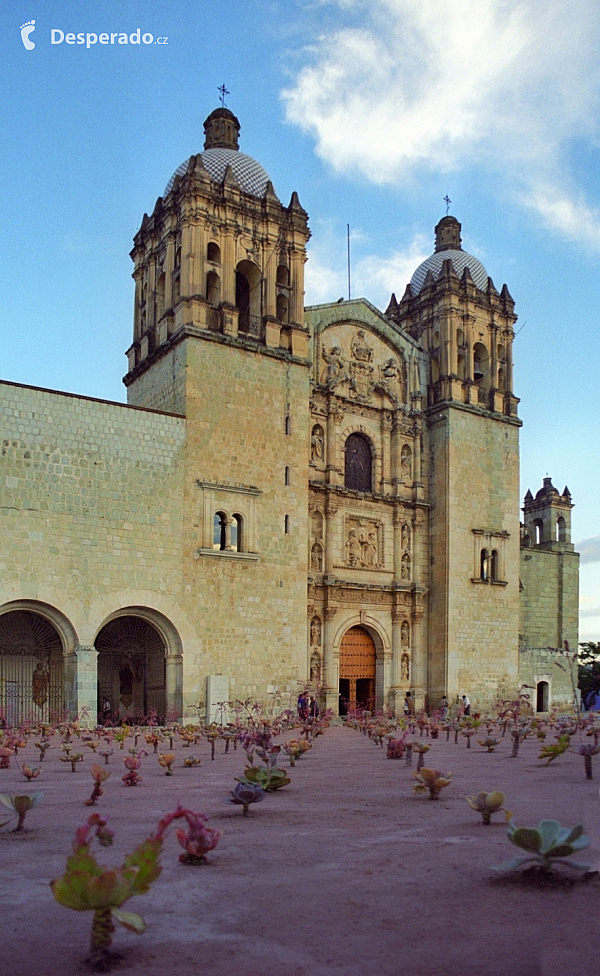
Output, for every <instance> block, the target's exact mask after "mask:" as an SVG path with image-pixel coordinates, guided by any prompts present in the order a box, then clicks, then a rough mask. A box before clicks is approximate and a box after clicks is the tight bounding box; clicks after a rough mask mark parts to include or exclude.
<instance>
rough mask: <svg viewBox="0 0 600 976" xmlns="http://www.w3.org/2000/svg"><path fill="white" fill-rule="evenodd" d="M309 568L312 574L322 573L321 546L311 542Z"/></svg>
mask: <svg viewBox="0 0 600 976" xmlns="http://www.w3.org/2000/svg"><path fill="white" fill-rule="evenodd" d="M310 568H311V570H312V571H313V572H314V573H322V572H323V546H322V545H321V543H320V542H313V544H312V546H311V549H310Z"/></svg>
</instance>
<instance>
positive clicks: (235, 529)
mask: <svg viewBox="0 0 600 976" xmlns="http://www.w3.org/2000/svg"><path fill="white" fill-rule="evenodd" d="M231 548H232V549H233V551H234V552H244V518H243V516H242V515H239V514H236V515H234V516H233V519H232V521H231Z"/></svg>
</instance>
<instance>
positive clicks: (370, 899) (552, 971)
mask: <svg viewBox="0 0 600 976" xmlns="http://www.w3.org/2000/svg"><path fill="white" fill-rule="evenodd" d="M54 741H56V737H55V740H54ZM465 745H466V743H465V740H464V739H463V738H461V740H460V742H459V744H458V745H455V744H454V742H453V738H451V741H450V742H449V743H446V741H445V736H443V738H442V739H438V740H436V741H434V742H433V743H432V748H431V750H430V752H429V753H428V755H427V760H428V762H429V764H430V765H432V766H435V767H436V768H440V769H442V770H444V771H447V770H451V769H452V770H454V777H453V780H452V784H451V786H449V787H448V788H447V789H446V790H445V791H444V792H443V793H442V798H441V799H440V801H439V802H437V803H433V802H429V801H428V800H427V799H425V798H424V797H419V796H413V794H412V784H413V782H414V781H413V779H412V774H411V771H410V770H409V769H407V768H406V765H405V763H404V760H400V761H392V760H387V759H386V758H385V753H384V751H383V750H381V749H379V748H378V747H376V746H375V745H374V744H373V743H372V742H370V741H369V740H368V739H367V738H366V737H364V736H362V735H361V734H359V733H357V732H355V731H353V730H351V729H348V728H343V727H339V726H338V727H332V728H331V729H329V730H328V731H327V732H326V733H325V735H324V736H321V737H320V738H318V739H317V741H316V742H315V744H314V746H313V748H312V750H311V751H310V752H309V753H307V755H306V756H305V757H304V758H303V759H302V760H301V761H300V762H298V763H297V765H296V767H295V768H294V769H292V770H291V772H290V775H291V776H292V783H291V785H290V786H288V787H287V788H286V789H285V790H283V791H281V792H280V793H277V794H275V795H271V796H268V797H267V798H266V799H265V800H264V801H263V802H262V803H260V804H257V805H256V806H255V807H254V808H252V809H251V812H250V814H249V816H248V817H247V818H243V817H242V812H241V807H235V806H233V805H231V806H230V805H228V804H226V803H225V802H224V801H223V797H224V796H225V794H226V793H227V792H228V791H229V790H230V789H231V788H232V786H233V785H235V784H234V776H238V775H241V773H242V771H243V767H244V756H243V753H242V752H241V751H240V749H238V751H237V752H233V750H232V751H231V753H230V755H228V756H225V755H223V748H224V746H223V743H222V742H219V743H218V746H217V750H218V755H217V759H216V761H214V762H211V761H210V758H209V751H208V746H207V744H206V743H203V744H202V745H201V746H200V747H199V748H197V747H192V750H191V751H192V752H195V753H196V754H198V753H200V754H201V756H202V765H201V766H199V767H196V768H193V769H183V768H177V769H176V772H175V775H174V776H173V777H171V778H167V777H166V776H165V775H164V771H163V770H162V769H161V768H160V767H159V766H158V763H157V761H156V758H155V757H154V756H149V757H148V758H147V759H145V760H144V765H143V768H142V770H141V773H142V776H143V783H141V784H140V785H139V786H137V787H134V788H129V789H128V788H126V787H124V786H123V785H122V783H121V780H120V777H121V774H122V772H123V771H124V770H123V764H122V761H121V760H122V756H123V755H124V754H126V753H121V752H115V755H114V756H113V757H111V765H110V769H111V770H112V776H111V778H110V779H109V780H108V782H107V783H106V784H105V793H104V796H102V798H101V799H100V802H99V804H98V806H97V807H96V808H95V809H96V810H98V811H99V812H100V813H102V814H103V815H106V816H108V817H109V820H110V825H111V826H112V828H113V829H114V830H115V834H116V836H115V844H114V846H113V848H112V849H108V850H101V851H100V854H99V860H100V861H101V862H103V863H105V864H111V863H112V864H120V863H121V858H122V855H123V854H125V853H127V852H129V851H130V850H131V849H132V848H133V847H134V846H135V845H136V844H137V843H138V842H139V840H141V839H142V838H143V837H144V836H146V835H147V834H149V833H150V832H151V830H152V829H153V828H154V827H155V825H156V823H157V821H158V820H159V818H160V817H161V816H162V815H163V814H164V813H166V812H168V811H169V810H171V809H173V808H174V806H175V804H176V802H177V800H181V802H182V803H184V804H185V805H187V806H189V807H191V808H192V809H195V810H202V811H205V812H206V813H207V814H208V815H209V817H210V823H211V825H212V826H215V827H219V828H220V829H222V830H223V838H222V840H221V842H220V845H219V847H218V848H217V849H216V850H215V851H214V852H213V853H212V854H211V855H209V857H210V862H211V863H210V865H207V866H202V867H196V868H194V867H186V866H183V865H181V864H179V863H178V860H177V859H178V855H179V853H180V850H181V849H180V848H179V846H178V845H177V842H176V840H175V837H174V836H173V835H170V836H168V838H167V841H166V843H165V848H164V852H163V856H162V863H163V873H162V875H161V877H160V878H159V879H158V881H157V882H156V883H155V884H154V886H153V888H152V889H151V891H150V892H149V893H148V894H147V895H144V896H143V897H140V898H137V899H134V900H132V901H130V902H128V904H127V905H126V906H125V907H126V908H128V909H131V910H132V911H139V912H141V913H142V914H143V915H144V917H145V919H146V922H147V925H148V928H147V931H146V932H145V934H144V935H142V936H137V935H134V934H130V933H128V932H126V931H125V930H124V929H122V928H119V929H118V931H117V933H116V936H115V940H114V948H116V949H119V950H121V951H123V952H124V958H123V961H122V962H120V963H119V965H118V966H117V968H116V969H115V972H116V973H117V974H120V976H192V974H194V976H197V974H210V976H232V974H235V976H284V974H285V976H374V974H377V976H404V974H411V976H434V974H435V976H437V974H444V976H459V974H460V976H462V974H469V976H592V974H594V973H597V972H598V971H599V969H600V963H599V962H598V939H597V932H596V918H597V904H598V894H599V887H600V880H598V875H593V876H592V877H591V880H588V881H586V882H583V883H582V882H578V883H577V884H575V885H564V884H561V885H555V886H545V887H543V888H540V887H536V886H533V885H530V884H522V883H521V884H519V883H515V882H513V881H508V882H507V881H502V880H499V879H498V878H496V877H495V876H493V874H492V872H491V871H490V870H489V865H491V864H498V863H500V862H503V861H506V860H509V859H510V858H511V857H513V856H514V855H515V854H517V853H518V852H517V850H516V848H514V847H513V846H512V845H511V844H510V843H509V842H508V840H507V839H506V829H505V825H504V823H503V821H502V815H496V819H497V823H495V824H494V823H493V824H492V826H491V827H483V826H482V825H481V823H480V822H479V817H478V815H477V814H475V813H474V812H472V811H471V810H470V808H469V807H468V806H467V803H466V802H465V800H464V795H465V794H467V793H476V792H478V791H480V790H487V791H491V790H493V789H502V790H503V791H504V792H505V794H506V802H507V804H508V806H509V808H510V809H511V810H512V811H513V814H514V817H515V819H516V820H517V822H518V823H520V824H528V825H532V824H537V822H538V821H539V820H540V819H543V818H554V819H557V820H560V821H561V822H562V823H563V824H565V825H574V824H575V823H578V822H582V823H583V824H584V825H585V828H586V831H587V833H588V834H589V835H590V836H591V838H592V847H591V848H590V849H589V850H588V851H584V852H583V854H581V855H579V860H587V861H592V862H595V861H596V860H597V859H598V858H599V857H600V801H599V797H598V783H599V782H600V764H598V765H597V779H596V780H594V781H591V782H589V781H586V779H585V777H584V769H583V760H582V759H581V757H579V756H577V755H575V754H573V753H568V754H566V755H565V756H563V757H561V758H560V759H558V760H557V761H556V762H555V763H553V764H552V765H551V766H550V767H549V768H540V766H539V762H538V760H537V754H538V751H539V745H538V743H537V742H535V741H533V740H527V741H526V742H525V743H524V744H523V745H522V746H521V752H520V755H519V757H518V758H517V759H510V758H509V753H510V745H509V741H508V738H507V739H505V740H504V743H503V745H502V747H501V748H500V750H499V751H498V752H496V753H494V754H487V753H485V752H484V751H483V750H481V749H480V748H479V747H478V746H476V745H475V744H473V747H472V748H471V749H470V750H467V749H466V747H465ZM162 751H164V750H162ZM189 751H190V750H187V749H183V748H182V747H181V746H179V747H178V748H177V752H178V755H179V756H180V757H184V756H186V755H188V754H189ZM34 752H36V753H37V750H34V747H33V745H29V746H28V747H27V749H26V750H25V751H24V752H23V753H22V756H23V758H25V759H27V758H28V759H29V760H30V761H33V760H34V759H35V755H34ZM58 752H59V750H58V748H57V747H56V746H55V747H54V748H53V749H51V750H50V751H49V753H48V755H47V757H46V760H45V762H44V765H43V772H42V775H41V776H40V778H39V779H37V780H36V781H35V782H34V783H33V784H32V785H31V786H29V787H27V786H26V785H25V784H24V783H23V782H22V780H21V777H20V774H19V772H18V770H17V769H16V768H14V763H13V764H12V765H13V768H11V769H10V770H0V791H8V790H11V791H20V792H25V791H29V792H34V791H35V790H41V791H43V792H44V799H43V801H42V804H41V805H40V806H38V807H37V808H36V809H34V810H33V811H31V812H30V814H29V815H28V821H27V826H28V827H29V828H30V830H29V832H28V833H27V834H26V836H25V837H24V838H23V839H18V838H16V837H7V836H5V835H6V833H7V829H8V828H6V827H5V828H3V830H2V831H0V838H1V840H0V869H1V873H0V898H1V900H0V905H1V916H0V918H1V922H0V926H1V928H0V933H1V935H0V974H1V976H71V974H79V973H85V972H87V970H86V969H85V968H84V967H83V965H82V960H83V958H84V957H85V955H86V953H87V950H88V939H89V930H90V915H89V913H78V912H74V911H70V910H68V909H65V908H63V907H62V906H60V905H58V904H57V903H56V902H55V900H54V898H53V897H52V894H51V892H50V889H49V887H48V883H49V881H50V880H51V879H52V878H55V877H58V876H59V875H61V874H62V872H63V870H64V865H65V858H66V855H67V853H68V851H69V850H70V845H71V841H72V839H73V834H74V831H75V828H76V827H77V826H79V825H80V824H81V823H83V822H84V821H85V819H86V818H87V816H88V815H89V813H90V809H89V808H87V807H85V806H84V805H83V801H84V799H85V798H86V797H87V796H88V795H89V793H90V792H91V787H92V780H91V777H90V774H89V768H90V766H91V765H92V761H93V759H92V757H91V756H90V757H88V756H87V752H88V750H85V752H86V761H85V763H83V764H81V766H80V767H79V768H78V769H77V771H76V772H75V773H71V772H70V769H69V767H68V766H66V765H65V764H63V763H59V762H58V761H57V756H58ZM20 758H21V756H20ZM178 761H179V760H178ZM282 765H286V766H287V760H285V762H284V761H283V760H282ZM82 767H83V768H82Z"/></svg>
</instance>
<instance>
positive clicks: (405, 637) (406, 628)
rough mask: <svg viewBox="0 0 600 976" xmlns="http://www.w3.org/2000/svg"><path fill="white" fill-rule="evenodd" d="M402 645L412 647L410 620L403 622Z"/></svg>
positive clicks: (401, 631)
mask: <svg viewBox="0 0 600 976" xmlns="http://www.w3.org/2000/svg"><path fill="white" fill-rule="evenodd" d="M400 643H401V644H402V647H408V646H409V645H410V624H409V622H408V620H403V621H402V626H401V628H400Z"/></svg>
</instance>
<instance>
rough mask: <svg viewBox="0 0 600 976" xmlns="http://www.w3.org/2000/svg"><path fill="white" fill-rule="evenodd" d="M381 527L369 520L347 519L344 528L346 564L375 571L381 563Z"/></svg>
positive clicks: (378, 523) (379, 524)
mask: <svg viewBox="0 0 600 976" xmlns="http://www.w3.org/2000/svg"><path fill="white" fill-rule="evenodd" d="M381 536H382V525H381V523H380V522H376V521H373V520H371V519H361V518H347V519H346V526H345V538H346V542H345V549H346V552H345V555H346V564H347V565H348V566H351V567H362V568H365V569H375V568H376V567H378V566H379V565H380V562H381V557H380V554H381V551H382V545H381V543H382V538H381Z"/></svg>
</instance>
